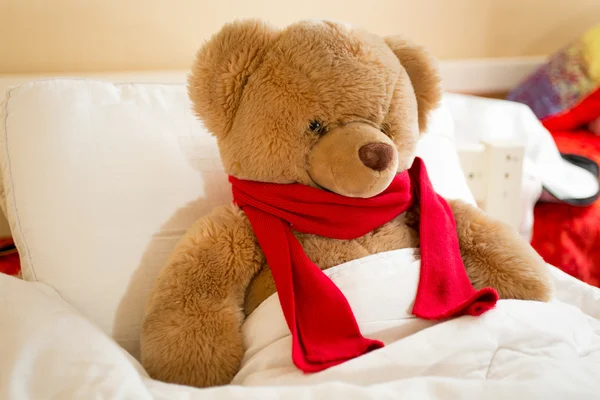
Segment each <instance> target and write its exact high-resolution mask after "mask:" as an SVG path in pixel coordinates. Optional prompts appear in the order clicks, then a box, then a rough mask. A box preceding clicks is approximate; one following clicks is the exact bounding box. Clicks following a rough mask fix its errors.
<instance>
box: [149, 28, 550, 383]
mask: <svg viewBox="0 0 600 400" xmlns="http://www.w3.org/2000/svg"><path fill="white" fill-rule="evenodd" d="M440 93H441V90H440V85H439V77H438V74H437V71H436V68H435V64H434V62H433V60H432V58H431V56H429V55H428V54H427V52H426V51H425V50H424V49H423V48H420V47H418V46H415V45H413V44H411V43H410V42H408V41H406V40H404V39H401V38H399V37H388V38H381V37H378V36H376V35H372V34H370V33H368V32H364V31H362V30H357V29H352V28H348V27H346V26H343V25H338V24H334V23H329V22H322V23H316V22H300V23H297V24H294V25H291V26H289V27H287V28H286V29H284V30H278V29H275V28H272V27H270V26H268V25H266V24H265V23H263V22H260V21H253V20H252V21H241V22H235V23H231V24H228V25H226V26H225V27H224V28H223V29H222V30H221V31H220V32H218V33H217V34H216V35H215V36H214V37H213V38H212V39H211V40H210V41H208V42H207V43H206V44H205V45H204V46H203V47H202V48H201V49H200V51H199V52H198V55H197V58H196V61H195V64H194V66H193V69H192V72H191V74H190V77H189V96H190V98H191V100H192V102H193V104H194V110H195V112H196V114H197V115H198V117H199V118H200V119H201V120H202V121H203V122H204V123H205V124H206V126H207V127H208V129H210V131H211V132H212V133H213V134H214V135H215V136H216V137H217V139H218V143H219V149H220V152H221V157H222V160H223V164H224V167H225V169H226V171H227V172H228V173H230V174H231V175H233V176H235V177H238V178H241V179H251V180H258V181H263V182H275V183H302V184H306V185H311V186H313V187H317V188H321V189H323V190H330V191H333V192H336V193H339V194H342V195H346V196H354V197H370V196H374V195H376V194H378V193H380V192H381V191H383V190H385V188H386V187H387V186H388V185H389V183H390V181H391V180H392V178H393V176H394V174H396V173H397V172H398V171H403V170H405V169H407V168H408V167H409V166H410V165H411V164H412V162H413V160H414V157H415V147H416V143H417V141H418V139H419V136H420V135H421V133H422V132H423V131H425V129H426V126H427V118H428V115H429V113H430V111H431V110H432V109H434V108H435V107H437V105H438V102H439V100H440ZM449 203H450V205H451V207H452V210H453V212H454V216H455V219H456V225H457V232H458V237H459V242H460V247H461V255H462V258H463V261H464V264H465V267H466V269H467V273H468V275H469V277H470V279H471V281H472V283H473V284H474V286H475V287H477V288H481V287H484V286H492V287H494V288H496V289H497V290H498V292H499V293H500V295H501V297H503V298H514V299H527V300H539V301H545V300H548V298H549V296H550V291H551V287H550V283H549V282H550V281H549V278H548V276H547V272H546V270H545V268H544V262H543V260H542V259H541V258H540V257H539V256H538V255H537V254H536V253H535V251H533V250H532V248H531V247H530V246H529V244H528V243H526V242H524V241H523V240H521V239H520V238H519V237H518V235H517V233H516V232H515V231H514V230H512V229H511V228H509V227H507V226H504V225H503V224H501V223H499V222H497V221H494V220H493V219H491V218H490V217H489V216H487V215H486V214H485V213H483V212H482V211H480V210H478V209H476V208H474V207H472V206H470V205H468V204H465V203H463V202H461V201H450V202H449ZM418 217H419V210H418V209H416V208H415V209H412V210H410V211H409V212H407V213H405V214H403V215H401V216H399V217H397V218H396V219H394V220H393V221H391V222H389V223H387V224H385V225H383V226H382V227H380V228H378V229H376V230H375V231H373V232H371V233H369V234H367V235H365V236H363V237H360V238H358V239H356V240H348V241H344V240H333V239H327V238H323V237H319V236H315V235H307V234H299V233H298V234H296V236H297V237H298V238H299V240H300V242H301V244H302V246H303V248H304V250H305V251H306V253H307V255H308V256H309V257H310V259H311V260H313V262H315V263H316V264H317V265H318V266H319V267H320V268H322V269H326V268H329V267H332V266H335V265H338V264H340V263H343V262H346V261H350V260H353V259H357V258H360V257H364V256H367V255H369V254H375V253H378V252H383V251H388V250H394V249H400V248H406V247H416V246H418V245H419V236H418ZM274 292H275V286H274V283H273V280H272V277H271V273H270V270H269V268H268V266H267V265H266V264H265V258H264V255H263V254H262V251H261V249H260V247H259V246H258V244H257V241H256V238H255V236H254V234H253V232H252V228H251V226H250V224H249V222H248V220H247V218H246V216H245V214H244V213H243V212H242V211H241V210H240V209H238V208H237V207H235V206H233V205H231V206H226V207H221V208H218V209H215V210H214V212H213V213H212V214H211V215H208V216H206V217H204V218H202V219H201V220H200V221H198V222H196V224H195V225H194V226H193V227H192V228H191V229H190V230H189V231H188V232H187V233H186V235H185V236H184V237H183V239H182V240H181V242H180V243H179V245H178V246H177V248H176V249H175V250H174V252H173V254H172V256H171V258H170V259H169V261H168V263H167V265H166V266H165V267H164V269H163V270H162V272H161V274H160V276H159V278H158V280H157V282H156V285H155V287H154V289H153V292H152V295H151V298H150V300H149V303H148V307H147V312H146V316H145V319H144V323H143V328H142V337H141V347H142V348H141V351H142V363H143V365H144V367H145V368H146V370H147V371H148V373H149V374H150V376H152V377H153V378H156V379H159V380H162V381H166V382H173V383H179V384H187V385H193V386H200V387H205V386H212V385H223V384H227V383H229V382H230V381H231V379H232V378H233V376H234V375H235V374H236V372H237V371H238V370H239V367H240V363H241V360H242V357H243V354H244V346H243V341H242V333H241V329H240V328H241V324H242V323H243V321H244V319H245V317H246V316H247V315H249V314H250V313H251V312H252V311H253V310H254V309H255V308H256V307H257V306H258V305H259V304H261V302H262V301H264V300H265V299H266V298H267V297H268V296H270V295H271V294H273V293H274Z"/></svg>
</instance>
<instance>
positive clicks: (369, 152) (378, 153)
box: [358, 143, 394, 171]
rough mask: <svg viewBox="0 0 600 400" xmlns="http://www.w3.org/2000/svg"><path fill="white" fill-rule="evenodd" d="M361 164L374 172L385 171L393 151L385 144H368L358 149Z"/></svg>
mask: <svg viewBox="0 0 600 400" xmlns="http://www.w3.org/2000/svg"><path fill="white" fill-rule="evenodd" d="M358 157H359V158H360V161H362V163H363V164H365V165H366V166H367V167H369V168H371V169H373V170H375V171H383V170H384V169H386V168H387V167H388V166H389V165H390V163H391V162H392V159H393V158H394V149H393V148H392V146H390V145H389V144H385V143H369V144H365V145H364V146H362V147H361V148H360V149H358Z"/></svg>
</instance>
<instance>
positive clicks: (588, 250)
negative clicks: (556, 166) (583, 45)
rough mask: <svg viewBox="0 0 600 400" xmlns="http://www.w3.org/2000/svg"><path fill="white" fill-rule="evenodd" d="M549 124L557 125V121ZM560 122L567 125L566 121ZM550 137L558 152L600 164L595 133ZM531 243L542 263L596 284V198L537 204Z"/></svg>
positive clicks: (599, 230)
mask: <svg viewBox="0 0 600 400" xmlns="http://www.w3.org/2000/svg"><path fill="white" fill-rule="evenodd" d="M597 110H600V108H598V109H597ZM574 115H576V116H577V117H579V116H580V115H581V114H580V113H574ZM572 121H573V120H571V122H572ZM553 123H556V124H557V125H558V120H556V121H555V122H553ZM560 123H561V124H564V125H565V126H566V125H567V121H566V120H565V121H561V122H560ZM552 136H553V137H554V140H555V141H556V144H557V146H558V149H559V150H560V151H561V152H562V153H570V154H578V155H581V156H584V157H588V158H590V159H592V160H594V161H595V162H596V163H598V164H600V137H599V136H596V135H594V134H593V133H591V132H588V131H585V130H574V131H556V132H552ZM531 244H532V246H533V248H535V249H536V250H537V251H538V253H540V255H541V256H542V257H543V258H544V260H546V262H548V263H550V264H552V265H555V266H556V267H558V268H560V269H561V270H563V271H564V272H566V273H568V274H569V275H571V276H574V277H575V278H578V279H580V280H582V281H584V282H587V283H589V284H590V285H593V286H596V287H600V199H599V200H597V201H596V202H595V203H594V204H592V205H591V206H586V207H578V206H571V205H568V204H553V203H538V204H537V205H536V207H535V209H534V224H533V238H532V242H531Z"/></svg>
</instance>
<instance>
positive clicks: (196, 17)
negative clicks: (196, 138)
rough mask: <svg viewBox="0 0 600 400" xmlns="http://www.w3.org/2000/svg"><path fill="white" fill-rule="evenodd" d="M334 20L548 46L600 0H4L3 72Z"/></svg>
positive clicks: (166, 59) (425, 35)
mask: <svg viewBox="0 0 600 400" xmlns="http://www.w3.org/2000/svg"><path fill="white" fill-rule="evenodd" d="M245 17H261V18H265V19H267V20H269V21H271V22H272V23H275V24H277V25H285V24H287V23H290V22H293V21H295V20H298V19H304V18H315V19H325V18H327V19H329V18H330V19H337V20H343V21H346V22H350V23H353V24H358V25H361V26H363V27H365V28H368V29H370V30H372V31H374V32H376V33H379V34H382V35H385V34H392V33H404V34H406V35H409V36H410V37H412V38H413V39H414V40H417V41H419V42H421V43H422V44H425V45H426V46H428V47H429V48H430V49H431V50H432V51H433V52H434V54H435V55H437V56H438V57H439V58H442V59H448V58H480V57H504V56H520V55H543V54H548V53H550V52H552V51H554V50H555V49H557V48H558V47H560V46H561V45H563V44H565V43H567V42H568V41H569V40H570V39H571V38H572V37H574V36H576V35H578V34H579V33H581V32H582V31H583V30H584V29H585V28H587V27H589V26H591V25H592V24H594V23H600V0H296V1H293V2H292V1H284V0H254V1H253V0H248V1H244V0H223V1H218V0H215V1H202V0H0V73H6V72H17V73H22V72H59V71H67V72H71V71H73V72H74V71H100V70H122V69H171V68H187V67H188V65H189V62H190V60H191V58H192V56H193V53H194V52H195V50H196V48H197V47H198V46H199V45H200V44H201V43H202V41H203V40H204V39H205V38H207V37H208V36H209V35H210V34H211V33H213V32H215V31H216V30H218V29H219V27H220V26H221V25H222V24H223V23H224V22H227V21H229V20H231V19H233V18H245Z"/></svg>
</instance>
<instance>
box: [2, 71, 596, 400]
mask: <svg viewBox="0 0 600 400" xmlns="http://www.w3.org/2000/svg"><path fill="white" fill-rule="evenodd" d="M99 78H101V79H99ZM184 79H185V73H175V74H171V73H167V74H166V75H162V76H160V75H159V76H157V75H153V76H147V77H142V78H139V77H137V78H136V81H135V82H131V81H130V80H131V75H129V76H122V77H114V76H109V77H95V78H94V79H90V78H89V77H85V78H52V79H41V80H37V79H36V80H33V81H32V80H31V79H24V80H20V81H18V82H17V80H13V81H11V82H10V83H14V82H17V83H22V84H21V85H19V86H17V87H14V88H13V89H11V90H10V91H9V92H8V95H7V100H6V101H5V103H4V105H3V106H2V108H1V115H0V171H1V173H2V179H1V184H2V191H1V196H0V205H1V207H2V210H3V212H4V214H5V215H6V219H7V221H8V224H9V227H10V230H11V232H12V235H13V238H14V241H15V244H16V245H17V248H18V250H19V254H20V261H21V266H22V276H23V279H17V278H15V277H11V276H8V275H4V274H0V293H1V295H0V321H2V325H3V329H0V354H2V355H3V357H2V358H0V398H7V399H21V398H70V399H78V398H82V399H87V398H90V397H96V398H111V399H130V398H136V399H146V398H148V399H150V398H153V399H162V398H164V399H178V398H182V399H184V398H185V399H191V398H203V399H210V398H219V399H236V398H240V399H241V398H243V399H251V398H257V399H268V398H282V397H283V398H290V399H294V398H314V399H320V398H332V397H335V398H347V399H375V398H377V399H380V398H398V397H408V398H420V399H451V398H457V397H459V398H464V399H469V398H473V399H479V398H481V397H483V396H485V397H486V398H489V399H495V398H498V399H500V398H507V397H510V398H513V397H517V398H528V399H536V398H539V399H552V398H566V397H569V398H577V399H595V398H597V395H598V393H599V392H600V382H599V381H598V379H597V371H598V368H599V366H600V289H597V288H594V287H592V286H590V285H588V284H586V283H584V282H581V281H579V280H577V279H574V278H573V277H571V276H569V275H568V274H566V273H564V272H562V271H560V270H559V269H557V268H556V267H554V266H552V265H548V269H549V271H550V273H551V274H552V277H553V282H554V285H555V291H554V296H553V300H552V301H551V302H549V303H537V302H525V301H509V300H503V301H500V302H499V303H498V306H497V307H496V309H494V310H492V311H490V312H489V313H486V314H485V315H484V316H483V317H481V318H473V317H461V318H457V319H454V320H450V321H444V322H439V323H431V322H426V321H422V320H418V319H415V318H414V317H412V316H411V315H409V314H408V313H407V310H408V309H410V304H411V301H412V297H414V296H413V295H412V294H414V293H415V291H416V287H417V284H418V282H417V277H418V273H417V272H418V268H419V254H418V249H403V250H398V251H394V252H388V253H382V254H378V255H375V256H370V257H366V258H365V259H361V260H356V261H355V262H350V263H346V264H343V265H339V266H337V267H334V268H332V269H331V270H329V271H330V272H329V273H330V274H332V275H331V277H332V279H334V281H335V282H336V284H338V286H339V287H340V288H341V289H342V291H343V292H344V294H345V295H346V296H347V298H348V299H349V301H350V302H351V304H352V306H353V309H356V310H357V311H356V315H357V319H358V322H359V325H360V327H361V330H364V331H368V332H369V333H370V334H371V335H372V336H373V337H375V338H380V339H381V340H383V341H384V342H385V343H386V346H385V347H384V348H383V349H381V351H376V352H372V353H370V354H369V355H367V356H365V357H360V358H359V359H356V360H353V361H351V362H348V363H344V364H342V365H340V366H337V367H334V368H332V369H329V370H327V371H324V372H323V373H319V374H311V375H303V374H299V373H298V371H297V370H296V369H295V368H294V367H293V365H291V360H290V359H289V358H288V357H287V356H286V354H289V352H285V351H281V346H283V347H284V348H285V347H286V341H287V340H288V339H289V335H287V334H286V331H285V326H284V325H282V324H283V319H282V316H281V314H280V313H279V311H280V310H279V309H278V308H277V302H276V298H274V297H271V298H269V299H268V300H267V301H266V302H265V303H263V305H261V307H259V308H258V309H257V310H256V311H255V313H253V314H252V315H251V316H250V318H249V319H248V321H247V322H246V324H245V325H244V327H243V330H244V337H245V341H246V346H247V348H248V352H247V354H246V357H245V359H244V364H243V368H242V370H241V371H240V373H239V374H238V376H236V379H235V381H234V384H233V385H230V386H224V387H219V388H212V389H196V388H190V387H183V386H177V385H170V384H166V383H162V382H157V381H154V380H152V379H151V378H149V377H148V375H147V374H146V373H145V371H144V370H143V368H142V367H141V365H140V364H139V361H138V359H139V328H140V322H141V319H142V315H143V308H144V304H145V301H146V299H147V296H148V293H149V290H150V287H151V285H152V282H153V281H154V279H155V277H156V275H157V274H158V272H159V270H160V268H161V267H162V265H164V263H165V260H166V259H167V257H168V256H169V254H170V252H171V250H172V249H173V247H174V246H175V244H176V243H177V241H178V239H179V238H180V237H181V235H182V234H183V233H184V232H185V230H186V229H187V228H188V227H189V226H190V224H191V223H193V222H194V221H195V220H196V219H197V218H198V217H200V216H201V215H204V214H205V213H207V212H208V211H209V210H210V209H212V208H213V207H215V206H216V205H219V204H223V203H227V202H230V201H231V197H230V192H229V187H228V185H227V184H226V176H225V175H224V172H223V170H222V168H221V165H220V160H219V155H218V151H217V148H216V143H215V141H214V139H213V138H212V137H211V136H210V135H208V134H207V132H206V130H205V129H204V128H203V127H202V126H201V125H200V124H199V123H198V122H197V121H196V119H195V118H194V117H193V116H192V114H191V111H190V107H189V103H188V100H187V95H186V89H185V85H184ZM140 80H141V82H140ZM0 82H3V83H6V82H7V80H4V81H0ZM501 105H502V107H500V106H501ZM506 106H508V105H507V104H505V103H504V102H502V103H494V104H492V103H480V102H479V99H473V98H470V97H469V96H459V95H449V94H448V95H447V96H446V97H445V101H444V104H443V106H442V107H441V108H440V109H439V110H438V111H437V113H436V114H435V117H434V121H433V123H432V124H431V126H430V128H429V131H428V132H427V134H426V135H424V136H423V138H422V139H421V141H420V143H419V147H418V153H419V155H420V156H421V157H422V158H423V159H424V160H425V162H426V163H427V165H428V170H429V173H430V176H431V180H432V183H433V185H434V187H435V188H436V190H437V191H438V192H439V193H441V194H442V195H444V196H446V197H449V198H460V199H463V200H465V201H468V202H470V203H472V204H481V207H483V208H487V209H489V211H490V212H491V213H493V212H498V213H499V216H500V217H501V218H505V219H506V222H507V223H512V224H514V226H515V229H521V228H522V227H523V226H525V231H526V230H527V229H526V226H527V223H526V222H525V223H524V222H523V218H522V215H525V214H527V213H528V212H532V210H533V203H531V202H528V201H525V200H526V199H528V198H529V197H532V198H533V197H535V196H534V195H533V194H535V191H536V189H535V187H533V186H531V187H533V189H531V190H530V189H528V188H529V187H530V186H528V183H526V184H523V183H522V182H526V180H525V179H521V178H520V175H519V174H517V175H516V176H517V177H519V179H517V180H515V181H513V180H512V179H507V178H504V174H502V176H501V178H502V179H505V181H506V182H505V183H506V184H507V186H506V190H508V191H507V192H506V193H507V198H506V199H505V200H506V201H508V202H512V203H511V204H513V207H509V208H508V209H510V210H512V211H510V212H508V213H507V214H505V215H504V216H502V213H503V212H505V209H504V208H501V207H500V208H495V206H494V205H493V203H491V202H489V201H487V200H489V198H490V196H489V193H493V190H495V188H496V186H495V185H488V183H489V182H492V181H493V180H495V179H497V177H496V178H493V179H492V178H490V177H491V176H493V175H491V174H493V172H494V170H495V169H494V166H497V165H499V166H502V168H509V170H507V171H518V172H522V173H523V176H525V177H527V176H531V172H530V171H531V170H530V169H529V167H527V166H528V165H529V164H530V163H533V164H536V163H535V162H533V161H536V160H537V161H540V160H538V159H537V158H536V157H535V155H538V156H539V154H550V158H551V155H552V154H554V153H553V151H554V150H555V148H553V147H551V146H550V147H546V148H545V151H540V150H539V149H538V150H535V149H532V148H531V146H530V145H528V142H527V140H525V141H523V140H520V141H519V140H517V141H516V142H515V140H511V141H510V142H507V141H503V140H501V141H500V142H499V141H498V139H499V138H497V137H496V138H494V137H492V136H489V137H486V138H480V137H477V138H475V137H472V138H471V139H473V141H472V143H470V142H469V140H467V139H468V138H466V137H465V134H466V131H465V130H464V128H463V125H465V124H467V122H468V121H464V120H463V118H462V117H461V115H463V114H462V113H466V114H471V113H472V111H474V110H477V108H478V107H486V109H487V110H495V111H494V112H493V113H492V114H493V115H496V116H497V117H498V118H506V117H507V116H511V115H512V117H515V118H516V119H515V120H519V118H520V117H518V116H519V115H521V114H522V113H523V112H526V111H523V109H519V110H517V109H514V108H510V106H509V108H508V109H507V108H506ZM496 107H500V109H502V110H503V111H501V110H500V109H497V108H496ZM488 114H489V113H488ZM469 121H470V122H471V124H475V122H476V121H473V120H472V119H471V120H469ZM484 122H485V121H483V122H482V121H479V123H484ZM490 123H491V124H492V125H493V124H495V122H494V121H493V120H492V121H491V122H490ZM529 124H530V120H529V119H527V118H525V117H523V118H522V119H521V125H519V126H520V127H518V129H517V128H515V129H513V131H514V132H515V135H514V137H513V138H512V139H519V135H522V134H523V132H526V131H527V130H528V129H526V128H528V127H530V126H532V125H529ZM483 126H485V125H483ZM480 127H481V126H480ZM475 131H477V129H475ZM492 131H493V130H492ZM539 134H540V135H542V136H541V137H545V136H543V133H542V131H539ZM466 136H468V135H466ZM520 139H523V137H521V138H520ZM459 143H462V144H459ZM470 144H473V146H470ZM479 144H482V147H480V146H478V145H479ZM553 149H554V150H553ZM534 150H535V151H534ZM507 153H509V154H517V155H519V154H520V156H517V159H516V160H515V162H516V163H513V164H511V163H509V164H505V162H506V157H499V156H498V157H497V160H496V157H485V155H487V154H492V155H493V154H496V155H504V156H505V155H506V154H507ZM482 154H483V155H484V157H482V156H481V155H482ZM519 157H521V158H520V159H518V158H519ZM500 159H502V161H501V160H500ZM469 160H470V161H469ZM477 160H479V161H477ZM481 160H484V161H481ZM494 160H496V161H494ZM532 160H533V161H532ZM503 163H504V164H503ZM465 168H469V170H468V171H471V172H472V174H473V176H472V177H470V175H471V173H469V172H468V173H465ZM569 168H570V167H568V166H565V168H564V169H559V170H558V175H559V176H560V177H563V178H566V180H567V181H568V178H569V177H572V176H574V175H575V176H577V174H578V173H579V172H581V171H577V170H571V169H569ZM478 171H479V172H478ZM502 172H504V170H502ZM513 178H514V177H513ZM515 182H516V184H515ZM536 182H537V181H536ZM554 183H555V184H556V185H559V186H560V185H561V184H562V185H564V184H565V180H564V179H563V180H562V181H561V180H560V179H558V180H555V181H554ZM536 184H539V182H537V183H536ZM534 186H535V185H534ZM472 188H473V190H472ZM567 189H568V185H567ZM486 193H488V194H487V195H486ZM503 193H504V192H500V195H502V194H503ZM511 193H512V194H511ZM514 193H516V197H515V194H514ZM523 193H528V194H527V195H526V196H524V195H523ZM532 193H533V194H532ZM524 199H525V200H524ZM490 204H491V205H490ZM494 210H496V211H494ZM511 221H512V222H511ZM399 266H401V267H402V268H398V267H399ZM373 269H377V270H378V271H380V273H378V274H371V273H366V272H365V271H372V270H373ZM356 282H361V285H362V288H364V291H362V290H361V291H360V293H356V291H355V288H356V285H355V283H356ZM365 293H367V294H368V293H370V294H371V295H368V296H365ZM365 299H368V300H366V301H365ZM389 304H394V307H390V306H389ZM374 310H378V312H376V313H374ZM286 335H287V336H286Z"/></svg>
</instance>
